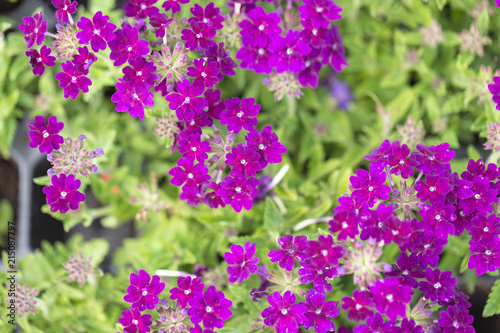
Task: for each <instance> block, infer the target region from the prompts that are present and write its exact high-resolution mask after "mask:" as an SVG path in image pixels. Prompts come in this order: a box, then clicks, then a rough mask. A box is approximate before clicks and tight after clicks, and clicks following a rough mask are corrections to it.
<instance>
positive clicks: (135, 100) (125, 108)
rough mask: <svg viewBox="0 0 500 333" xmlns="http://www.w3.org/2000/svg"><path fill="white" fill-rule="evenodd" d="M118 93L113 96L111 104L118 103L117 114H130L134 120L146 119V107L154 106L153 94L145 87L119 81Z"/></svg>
mask: <svg viewBox="0 0 500 333" xmlns="http://www.w3.org/2000/svg"><path fill="white" fill-rule="evenodd" d="M116 88H117V91H116V92H115V93H114V94H113V95H112V96H111V102H113V103H117V104H116V106H115V110H116V111H117V112H128V114H129V115H130V116H131V117H133V118H137V117H138V118H139V119H143V118H144V106H149V107H151V106H154V100H153V93H152V92H150V91H149V90H148V89H147V87H145V86H144V85H136V84H134V83H133V82H127V81H125V80H123V79H119V80H118V82H116Z"/></svg>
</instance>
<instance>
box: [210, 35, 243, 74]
mask: <svg viewBox="0 0 500 333" xmlns="http://www.w3.org/2000/svg"><path fill="white" fill-rule="evenodd" d="M205 56H206V57H207V60H208V62H214V61H216V62H217V64H218V65H219V71H220V72H219V76H218V78H219V80H222V79H223V78H224V75H227V76H235V75H236V72H235V71H234V68H236V67H238V65H237V64H236V63H235V62H234V60H233V59H232V58H231V53H230V52H226V50H225V49H224V43H223V42H222V43H219V45H217V44H214V45H212V46H211V47H209V48H208V49H207V50H205Z"/></svg>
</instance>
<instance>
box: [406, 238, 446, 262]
mask: <svg viewBox="0 0 500 333" xmlns="http://www.w3.org/2000/svg"><path fill="white" fill-rule="evenodd" d="M413 235H414V236H413V238H414V239H413V240H412V241H411V242H410V244H409V247H408V250H409V251H410V252H411V253H416V254H418V257H419V258H420V259H421V263H422V268H426V267H427V266H431V267H436V265H437V264H438V262H439V255H440V254H441V253H443V246H444V245H445V244H446V243H447V241H446V240H444V239H442V238H438V237H435V236H434V235H433V234H428V233H426V232H423V231H418V232H415V233H414V234H413Z"/></svg>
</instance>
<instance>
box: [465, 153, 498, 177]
mask: <svg viewBox="0 0 500 333" xmlns="http://www.w3.org/2000/svg"><path fill="white" fill-rule="evenodd" d="M474 176H481V177H488V179H489V180H490V181H492V182H493V181H495V180H497V179H498V178H499V177H500V170H498V167H497V166H496V165H495V164H493V163H489V164H488V167H486V166H485V165H484V163H483V160H482V159H478V160H477V161H474V160H473V159H470V160H469V163H467V171H464V172H462V174H461V177H462V179H465V180H469V181H472V179H473V178H474Z"/></svg>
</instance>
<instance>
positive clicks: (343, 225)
mask: <svg viewBox="0 0 500 333" xmlns="http://www.w3.org/2000/svg"><path fill="white" fill-rule="evenodd" d="M348 227H349V225H348V224H347V222H346V221H344V222H342V229H347V228H348Z"/></svg>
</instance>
